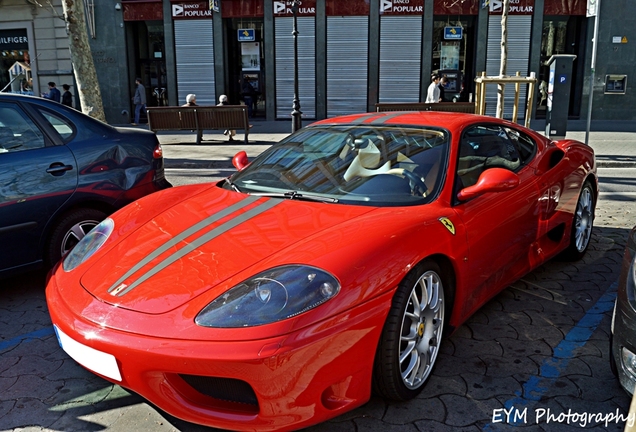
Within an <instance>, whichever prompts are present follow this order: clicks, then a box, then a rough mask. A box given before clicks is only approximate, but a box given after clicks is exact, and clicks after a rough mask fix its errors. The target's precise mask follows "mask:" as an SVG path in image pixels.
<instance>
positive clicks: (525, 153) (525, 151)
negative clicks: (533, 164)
mask: <svg viewBox="0 0 636 432" xmlns="http://www.w3.org/2000/svg"><path fill="white" fill-rule="evenodd" d="M504 130H505V131H506V133H507V134H508V138H510V141H512V144H513V145H514V146H515V147H516V149H517V152H518V153H519V156H520V157H521V163H522V164H523V165H526V164H527V163H528V162H530V161H531V160H532V158H533V157H534V154H535V152H536V150H537V145H536V144H535V142H534V141H533V140H532V138H530V137H529V136H528V135H526V134H524V133H523V132H519V131H518V130H515V129H510V128H504Z"/></svg>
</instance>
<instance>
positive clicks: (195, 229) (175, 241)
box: [108, 196, 259, 296]
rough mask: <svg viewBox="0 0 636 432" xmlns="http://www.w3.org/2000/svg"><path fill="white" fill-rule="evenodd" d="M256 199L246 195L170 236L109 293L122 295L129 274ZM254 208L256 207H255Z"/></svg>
mask: <svg viewBox="0 0 636 432" xmlns="http://www.w3.org/2000/svg"><path fill="white" fill-rule="evenodd" d="M258 200H259V197H254V196H248V197H247V198H245V199H242V200H241V201H239V202H237V203H236V204H233V205H231V206H229V207H226V208H225V209H223V210H221V211H219V212H217V213H213V214H212V215H210V216H208V217H207V218H205V219H203V220H202V221H201V222H198V223H196V224H194V225H192V226H191V227H190V228H188V229H186V230H185V231H183V232H182V233H181V234H179V235H178V236H176V237H174V238H172V239H171V240H170V241H167V242H166V243H164V244H163V245H162V246H161V247H159V248H157V249H156V250H154V251H153V252H152V253H151V254H148V255H147V256H146V257H145V258H144V259H142V260H141V261H139V262H138V263H137V264H135V265H134V266H133V267H131V268H130V269H129V270H128V271H127V272H126V273H124V275H122V276H121V277H120V278H119V279H118V280H117V281H116V282H115V283H114V284H113V285H112V286H111V287H110V288H108V292H109V293H111V294H112V295H114V296H117V295H118V296H122V295H124V294H125V293H126V292H128V291H129V290H130V289H128V290H126V291H125V292H124V289H126V288H130V287H129V286H126V285H122V283H123V282H124V281H125V280H126V279H128V278H129V277H130V276H132V275H133V274H135V273H137V271H139V270H140V269H141V268H143V267H144V266H146V265H147V264H148V263H150V262H151V261H152V260H154V259H155V258H157V257H158V256H159V255H161V254H162V253H164V252H165V251H167V250H168V249H170V248H172V247H173V246H175V245H176V244H178V243H180V242H181V241H183V240H185V239H186V238H188V237H190V236H191V235H193V234H195V233H197V232H199V231H201V230H202V229H204V228H206V227H207V226H209V225H211V224H213V223H214V222H216V221H218V220H221V219H223V218H224V217H226V216H228V215H230V214H232V213H234V212H236V211H237V210H240V209H242V208H244V207H247V206H249V205H250V204H252V203H254V202H256V201H258ZM256 208H258V207H256ZM221 226H223V225H221Z"/></svg>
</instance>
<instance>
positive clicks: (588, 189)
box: [563, 181, 596, 261]
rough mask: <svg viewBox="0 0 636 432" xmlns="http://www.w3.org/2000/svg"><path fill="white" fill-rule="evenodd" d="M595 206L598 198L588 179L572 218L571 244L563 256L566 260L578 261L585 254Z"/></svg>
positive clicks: (592, 224)
mask: <svg viewBox="0 0 636 432" xmlns="http://www.w3.org/2000/svg"><path fill="white" fill-rule="evenodd" d="M595 207H596V200H595V196H594V190H593V188H592V185H591V184H590V182H589V181H586V182H585V183H583V187H582V188H581V194H580V195H579V200H578V201H577V203H576V210H575V211H574V216H573V218H572V231H571V233H570V244H569V245H568V247H567V248H566V249H565V250H564V251H563V258H564V259H565V260H568V261H577V260H580V259H581V258H583V255H585V252H586V251H587V248H588V246H589V245H590V239H591V238H592V228H593V226H594V209H595Z"/></svg>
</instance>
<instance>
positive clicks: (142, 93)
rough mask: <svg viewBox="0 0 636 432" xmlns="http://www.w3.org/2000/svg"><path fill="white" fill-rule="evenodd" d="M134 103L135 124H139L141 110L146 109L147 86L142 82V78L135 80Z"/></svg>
mask: <svg viewBox="0 0 636 432" xmlns="http://www.w3.org/2000/svg"><path fill="white" fill-rule="evenodd" d="M133 103H134V104H135V122H134V123H133V125H134V126H137V125H138V124H139V115H140V113H141V110H143V111H144V112H145V111H146V88H145V87H144V85H143V84H142V83H141V78H137V79H136V80H135V95H134V96H133Z"/></svg>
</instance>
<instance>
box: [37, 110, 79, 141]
mask: <svg viewBox="0 0 636 432" xmlns="http://www.w3.org/2000/svg"><path fill="white" fill-rule="evenodd" d="M40 113H41V114H42V115H43V116H44V118H45V119H46V120H47V121H48V122H49V123H50V124H51V126H53V129H55V131H56V132H57V133H58V134H60V136H61V137H62V141H64V142H68V141H69V140H70V138H71V137H72V136H73V133H74V130H73V126H71V123H69V122H68V121H67V120H65V119H63V118H62V117H60V116H58V115H56V114H53V113H52V112H50V111H44V110H40Z"/></svg>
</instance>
